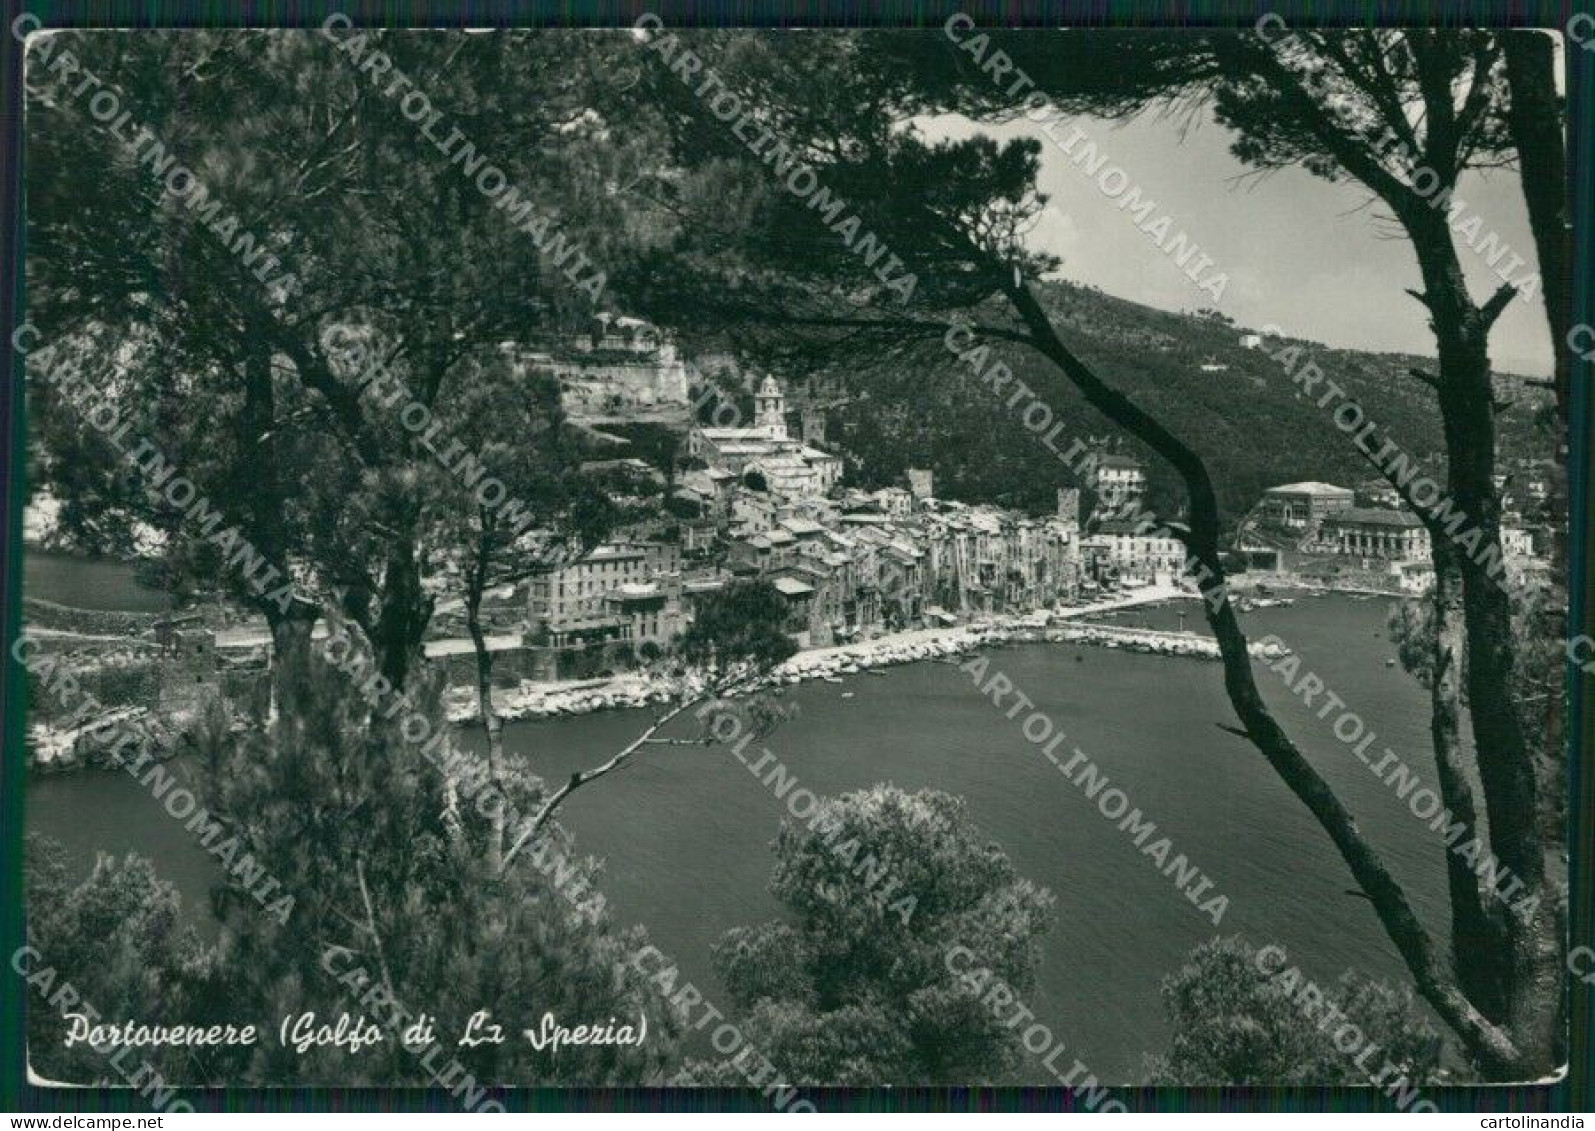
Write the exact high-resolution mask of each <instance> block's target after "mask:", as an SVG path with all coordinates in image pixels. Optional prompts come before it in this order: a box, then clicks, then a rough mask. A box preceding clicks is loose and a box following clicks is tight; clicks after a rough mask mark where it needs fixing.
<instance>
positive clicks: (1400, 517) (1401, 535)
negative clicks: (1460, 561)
mask: <svg viewBox="0 0 1595 1131" xmlns="http://www.w3.org/2000/svg"><path fill="white" fill-rule="evenodd" d="M1318 545H1320V546H1322V547H1324V548H1325V549H1327V550H1329V551H1330V552H1331V553H1335V554H1340V555H1342V556H1344V557H1350V558H1363V559H1373V558H1378V559H1384V560H1387V561H1395V562H1409V561H1418V560H1427V559H1428V557H1429V532H1428V530H1426V529H1425V528H1424V525H1423V523H1422V522H1420V521H1419V520H1418V516H1417V515H1415V514H1413V513H1412V512H1411V511H1392V510H1377V509H1373V508H1370V507H1348V508H1346V509H1345V510H1341V511H1336V512H1335V513H1333V514H1331V515H1329V516H1328V517H1327V518H1325V519H1324V520H1323V523H1322V525H1321V526H1320V527H1319V530H1318Z"/></svg>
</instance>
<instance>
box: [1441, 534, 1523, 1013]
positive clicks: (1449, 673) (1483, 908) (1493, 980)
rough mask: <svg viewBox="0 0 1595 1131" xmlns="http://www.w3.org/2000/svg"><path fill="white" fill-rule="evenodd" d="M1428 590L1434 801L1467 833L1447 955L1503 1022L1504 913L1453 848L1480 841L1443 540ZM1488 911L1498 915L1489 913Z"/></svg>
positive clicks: (1451, 562)
mask: <svg viewBox="0 0 1595 1131" xmlns="http://www.w3.org/2000/svg"><path fill="white" fill-rule="evenodd" d="M1431 557H1432V559H1433V562H1434V590H1433V592H1431V593H1430V594H1429V606H1430V610H1431V612H1432V614H1433V616H1434V641H1433V648H1432V654H1431V664H1430V681H1429V733H1430V735H1431V737H1432V739H1433V743H1434V759H1435V773H1436V777H1437V779H1438V782H1439V786H1440V800H1441V801H1442V802H1443V803H1444V805H1445V808H1446V812H1448V813H1449V814H1450V815H1451V821H1452V822H1454V823H1460V824H1462V825H1463V826H1465V828H1466V829H1467V832H1466V833H1464V834H1463V836H1464V839H1462V840H1459V841H1458V842H1457V843H1456V844H1455V845H1453V846H1452V848H1451V850H1450V851H1448V852H1446V854H1445V865H1446V883H1447V887H1448V889H1449V892H1450V896H1451V954H1452V961H1453V964H1454V965H1455V967H1456V972H1457V980H1458V982H1460V983H1461V986H1462V990H1463V992H1464V993H1466V994H1467V995H1468V997H1469V999H1471V1000H1472V1001H1473V1002H1474V1004H1476V1005H1477V1006H1478V1007H1479V1010H1480V1012H1482V1013H1483V1014H1484V1015H1485V1016H1486V1017H1488V1018H1490V1019H1491V1020H1492V1021H1495V1022H1497V1023H1498V1024H1499V1023H1501V1022H1504V1021H1505V1020H1506V1017H1505V1014H1506V995H1505V988H1504V986H1503V985H1502V976H1501V975H1502V972H1501V970H1500V969H1499V964H1500V960H1501V956H1502V954H1503V953H1504V952H1505V951H1504V948H1505V946H1506V938H1505V934H1504V924H1503V922H1502V916H1501V915H1500V914H1499V913H1498V907H1496V906H1495V905H1493V904H1492V905H1490V906H1487V905H1486V903H1485V901H1484V894H1483V891H1482V890H1481V888H1480V881H1479V876H1478V873H1477V872H1476V871H1475V869H1474V866H1473V865H1472V864H1470V863H1469V862H1468V860H1467V859H1466V858H1465V857H1464V856H1463V855H1462V854H1461V853H1460V852H1459V851H1457V849H1459V848H1461V847H1462V846H1463V845H1465V844H1466V843H1467V840H1466V838H1471V837H1475V836H1477V837H1480V838H1481V839H1482V838H1483V836H1484V831H1483V830H1482V829H1480V828H1479V814H1478V809H1477V806H1476V805H1475V804H1474V798H1473V786H1472V784H1471V783H1470V782H1469V780H1468V771H1467V761H1466V757H1465V754H1464V749H1463V743H1462V678H1463V677H1462V668H1463V666H1464V664H1463V655H1464V650H1465V642H1464V635H1465V634H1464V630H1463V626H1462V576H1461V573H1460V572H1459V571H1458V569H1457V565H1456V552H1455V551H1454V550H1453V549H1452V547H1451V546H1450V544H1449V543H1448V542H1446V541H1445V540H1444V539H1441V538H1435V539H1432V540H1431ZM1492 912H1496V913H1493V914H1492Z"/></svg>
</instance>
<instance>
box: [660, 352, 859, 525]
mask: <svg viewBox="0 0 1595 1131" xmlns="http://www.w3.org/2000/svg"><path fill="white" fill-rule="evenodd" d="M786 413H787V409H786V394H785V393H784V392H783V391H782V389H781V385H780V382H778V381H777V380H776V379H775V378H774V377H766V378H765V379H764V383H763V384H762V385H760V386H759V391H758V394H757V395H756V396H755V397H754V414H753V427H752V428H709V427H704V426H702V425H697V426H694V427H693V429H692V431H691V432H690V433H689V435H688V438H687V452H688V454H689V455H692V456H695V457H697V458H698V459H701V460H703V461H704V463H706V464H708V465H709V466H710V467H711V468H716V467H719V468H725V469H726V470H727V471H731V472H734V473H735V474H736V475H738V476H741V477H742V478H743V479H744V481H746V479H747V478H749V477H750V475H751V474H752V473H754V472H757V473H758V474H759V475H760V476H762V477H763V479H764V482H765V485H766V486H767V488H768V489H769V491H770V492H771V493H772V494H777V495H785V496H787V497H789V498H804V497H812V496H816V495H827V494H829V493H830V492H831V489H832V488H833V487H835V486H836V484H837V483H838V482H840V481H841V478H842V460H841V457H839V456H834V455H832V454H831V453H830V452H825V451H821V450H820V449H819V448H816V447H812V446H811V445H809V444H807V443H805V442H804V441H803V440H799V439H795V438H793V436H792V435H791V434H790V433H789V432H788V431H787V424H786Z"/></svg>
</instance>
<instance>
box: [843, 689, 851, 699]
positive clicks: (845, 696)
mask: <svg viewBox="0 0 1595 1131" xmlns="http://www.w3.org/2000/svg"><path fill="white" fill-rule="evenodd" d="M842 698H843V699H851V698H853V693H852V692H851V691H844V692H842Z"/></svg>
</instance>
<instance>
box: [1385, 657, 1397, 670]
mask: <svg viewBox="0 0 1595 1131" xmlns="http://www.w3.org/2000/svg"><path fill="white" fill-rule="evenodd" d="M1395 666H1396V662H1395V661H1394V660H1391V659H1388V658H1387V659H1386V660H1385V667H1387V668H1393V667H1395Z"/></svg>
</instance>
